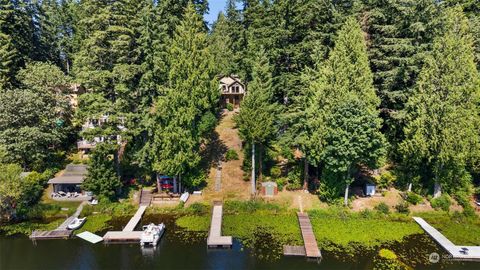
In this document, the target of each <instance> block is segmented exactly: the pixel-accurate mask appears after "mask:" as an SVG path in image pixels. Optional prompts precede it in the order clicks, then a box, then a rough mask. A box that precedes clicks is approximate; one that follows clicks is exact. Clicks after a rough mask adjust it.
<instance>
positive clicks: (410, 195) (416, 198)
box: [404, 192, 423, 205]
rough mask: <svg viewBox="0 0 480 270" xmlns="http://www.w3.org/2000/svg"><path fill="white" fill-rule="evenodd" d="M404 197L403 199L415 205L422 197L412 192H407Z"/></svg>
mask: <svg viewBox="0 0 480 270" xmlns="http://www.w3.org/2000/svg"><path fill="white" fill-rule="evenodd" d="M404 199H405V201H407V202H409V203H411V204H413V205H417V204H419V203H420V202H422V201H423V198H422V196H420V195H418V194H415V193H414V192H407V193H406V194H405V196H404Z"/></svg>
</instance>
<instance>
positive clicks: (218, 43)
mask: <svg viewBox="0 0 480 270" xmlns="http://www.w3.org/2000/svg"><path fill="white" fill-rule="evenodd" d="M210 46H211V50H212V53H213V54H214V57H215V60H214V61H215V64H216V67H217V74H219V75H220V74H221V75H231V74H236V73H237V71H238V70H239V67H238V65H237V62H236V61H235V60H236V59H235V56H236V54H235V53H234V51H233V41H232V39H231V36H230V27H229V23H228V21H227V20H226V18H225V15H223V13H220V14H219V15H218V18H217V21H216V22H215V23H214V25H213V31H212V34H211V35H210Z"/></svg>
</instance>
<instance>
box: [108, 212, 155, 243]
mask: <svg viewBox="0 0 480 270" xmlns="http://www.w3.org/2000/svg"><path fill="white" fill-rule="evenodd" d="M146 209H147V205H141V206H140V207H139V208H138V210H137V212H136V213H135V215H133V217H132V218H131V219H130V221H128V223H127V225H126V226H125V227H124V228H123V230H122V231H110V232H107V233H106V234H105V235H104V236H103V241H104V242H105V243H112V242H138V241H140V237H141V236H142V231H134V230H135V227H137V224H138V223H139V222H140V220H141V219H142V216H143V214H144V213H145V210H146Z"/></svg>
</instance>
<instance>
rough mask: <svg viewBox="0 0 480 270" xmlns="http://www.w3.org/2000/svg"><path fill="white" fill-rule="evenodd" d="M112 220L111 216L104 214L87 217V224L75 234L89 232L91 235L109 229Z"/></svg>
mask: <svg viewBox="0 0 480 270" xmlns="http://www.w3.org/2000/svg"><path fill="white" fill-rule="evenodd" d="M110 220H112V216H110V215H106V214H98V215H90V216H88V217H87V222H85V224H84V225H83V226H82V227H81V228H80V229H79V230H76V231H75V233H76V234H79V233H81V232H84V231H89V232H92V233H96V232H101V231H105V230H107V229H109V228H110V227H111V226H110V224H109V222H110Z"/></svg>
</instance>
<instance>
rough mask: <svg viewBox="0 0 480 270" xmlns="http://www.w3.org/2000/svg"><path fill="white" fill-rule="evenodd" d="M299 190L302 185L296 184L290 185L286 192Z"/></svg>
mask: <svg viewBox="0 0 480 270" xmlns="http://www.w3.org/2000/svg"><path fill="white" fill-rule="evenodd" d="M299 189H302V185H300V184H298V183H290V184H288V186H287V190H289V191H293V190H299Z"/></svg>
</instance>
